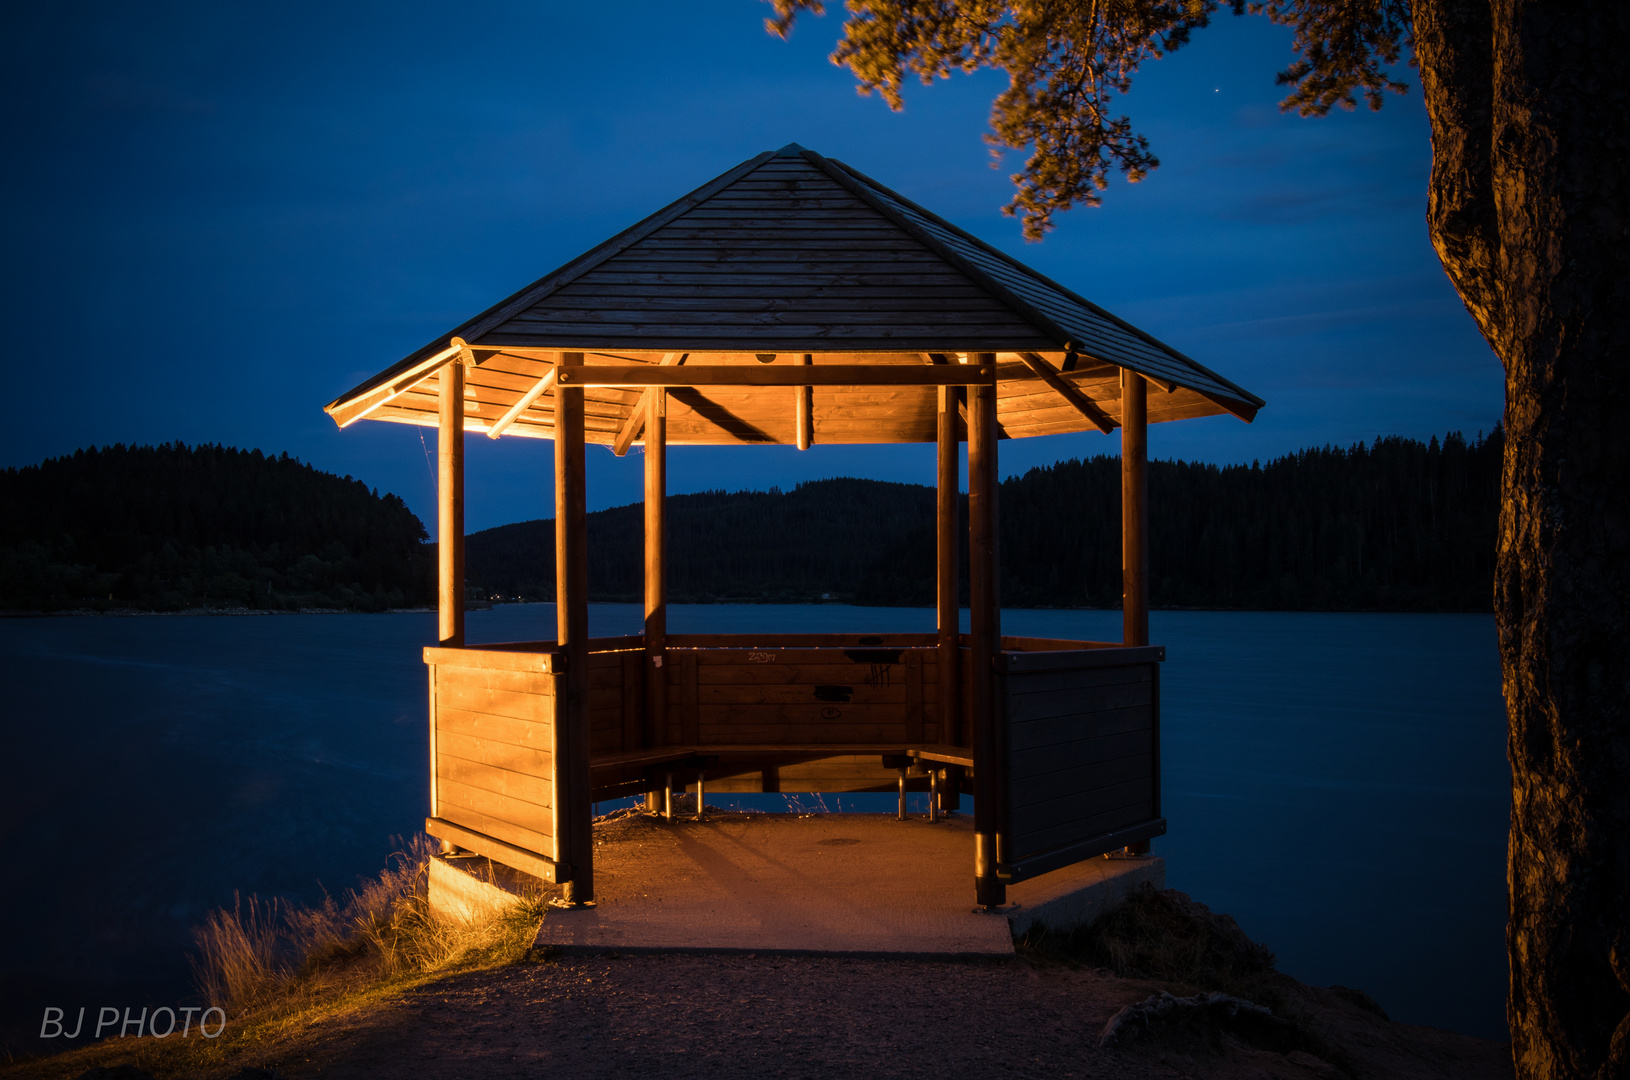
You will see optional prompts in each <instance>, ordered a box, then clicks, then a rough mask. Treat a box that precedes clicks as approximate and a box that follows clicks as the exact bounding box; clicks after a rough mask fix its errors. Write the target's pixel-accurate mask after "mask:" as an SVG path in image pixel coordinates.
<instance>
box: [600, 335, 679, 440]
mask: <svg viewBox="0 0 1630 1080" xmlns="http://www.w3.org/2000/svg"><path fill="white" fill-rule="evenodd" d="M689 355H690V354H689V353H677V352H671V353H664V354H663V355H662V363H663V365H664V366H673V367H677V366H679V365H680V364H683V363H684V362H685V357H687V356H689ZM655 392H656V388H655V387H651V386H647V387H646V388H645V392H644V393H642V394H640V399H639V400H638V401H636V402H635V403H634V407H633V408H632V409H631V410H630V411H629V414H628V420H627V421H625V422H624V424H623V427H622V430H621V431H619V432H617V438H616V439H615V440H614V441H613V442H612V444H611V452H612V453H613V454H616V455H617V456H618V457H622V456H623V455H624V454H626V453H628V448H629V447H630V446H633V445H634V440H635V439H637V438H639V437H640V432H642V431H644V430H645V414H646V406H647V405H649V404H650V401H651V395H652V394H654V393H655Z"/></svg>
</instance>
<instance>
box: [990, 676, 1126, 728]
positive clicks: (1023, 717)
mask: <svg viewBox="0 0 1630 1080" xmlns="http://www.w3.org/2000/svg"><path fill="white" fill-rule="evenodd" d="M1152 696H1153V693H1152V690H1151V688H1150V686H1149V684H1148V683H1146V682H1141V683H1112V684H1110V685H1108V686H1095V687H1092V688H1090V689H1087V690H1044V691H1042V692H1041V693H1037V694H1017V695H1014V696H1012V697H1010V698H1008V719H1009V722H1010V723H1020V724H1022V723H1026V722H1029V721H1033V720H1050V719H1053V718H1055V717H1060V716H1070V715H1077V716H1085V715H1087V714H1088V713H1093V712H1109V711H1111V710H1115V709H1130V708H1136V707H1138V706H1140V705H1141V706H1146V705H1148V704H1149V702H1150V700H1151V698H1152Z"/></svg>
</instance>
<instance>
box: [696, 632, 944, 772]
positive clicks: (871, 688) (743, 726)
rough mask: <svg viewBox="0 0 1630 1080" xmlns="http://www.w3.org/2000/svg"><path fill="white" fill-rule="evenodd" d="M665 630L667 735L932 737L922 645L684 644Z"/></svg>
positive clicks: (799, 740) (825, 740) (799, 741)
mask: <svg viewBox="0 0 1630 1080" xmlns="http://www.w3.org/2000/svg"><path fill="white" fill-rule="evenodd" d="M673 642H674V639H673V638H672V637H670V638H669V655H670V657H672V659H671V660H670V667H671V669H672V671H673V675H672V676H671V677H670V682H669V684H668V708H669V717H670V725H669V727H670V732H672V731H673V729H674V728H676V727H677V728H678V734H679V736H680V737H679V738H678V739H676V740H674V741H675V742H679V743H683V744H685V745H694V746H703V747H715V746H718V747H725V746H732V745H743V744H745V745H754V746H767V745H792V746H812V745H829V744H835V745H851V744H857V743H860V744H865V743H875V744H877V745H879V746H905V745H907V744H912V743H920V742H924V741H938V719H937V717H936V715H935V712H936V710H937V708H938V702H939V688H938V683H937V675H936V671H937V666H936V657H935V655H934V651H933V650H932V649H930V648H926V647H925V648H915V649H908V648H899V647H895V648H888V647H857V648H852V649H807V648H806V649H800V648H773V647H766V648H762V649H685V648H676V647H675V646H674V644H673Z"/></svg>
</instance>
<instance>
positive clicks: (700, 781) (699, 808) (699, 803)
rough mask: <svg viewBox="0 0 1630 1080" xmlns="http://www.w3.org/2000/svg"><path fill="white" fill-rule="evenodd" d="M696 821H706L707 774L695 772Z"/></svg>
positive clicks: (699, 770) (698, 770) (700, 771)
mask: <svg viewBox="0 0 1630 1080" xmlns="http://www.w3.org/2000/svg"><path fill="white" fill-rule="evenodd" d="M696 820H697V821H706V820H707V773H706V772H704V771H702V770H701V769H697V770H696Z"/></svg>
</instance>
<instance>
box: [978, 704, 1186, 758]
mask: <svg viewBox="0 0 1630 1080" xmlns="http://www.w3.org/2000/svg"><path fill="white" fill-rule="evenodd" d="M1153 727H1154V711H1153V707H1152V706H1150V705H1135V706H1132V707H1130V708H1126V709H1108V710H1105V711H1103V712H1093V713H1085V714H1080V713H1077V714H1068V715H1064V716H1054V717H1048V718H1047V719H1044V720H1031V721H1028V722H1026V723H1022V724H1013V725H1012V726H1011V727H1009V728H1008V749H1009V750H1010V751H1011V752H1013V753H1015V754H1017V753H1019V752H1020V751H1026V750H1034V749H1036V748H1037V747H1048V746H1057V745H1059V744H1062V743H1070V742H1074V741H1076V740H1078V739H1087V738H1094V737H1097V736H1100V735H1117V734H1120V733H1121V732H1123V731H1148V730H1152V729H1153Z"/></svg>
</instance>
